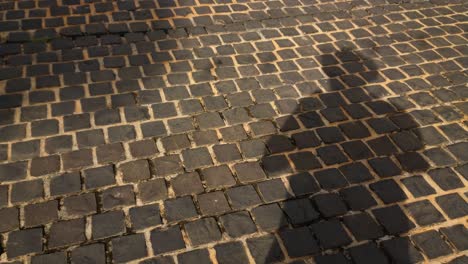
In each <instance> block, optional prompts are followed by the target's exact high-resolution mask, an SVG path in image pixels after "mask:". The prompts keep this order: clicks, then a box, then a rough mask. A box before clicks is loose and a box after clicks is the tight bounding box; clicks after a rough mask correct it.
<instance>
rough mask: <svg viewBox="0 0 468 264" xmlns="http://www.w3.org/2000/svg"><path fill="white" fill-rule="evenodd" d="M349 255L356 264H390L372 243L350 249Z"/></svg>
mask: <svg viewBox="0 0 468 264" xmlns="http://www.w3.org/2000/svg"><path fill="white" fill-rule="evenodd" d="M349 254H350V255H351V258H352V259H353V261H354V262H355V263H356V264H372V263H382V264H388V263H390V262H389V260H388V258H387V257H386V256H385V254H384V253H383V251H382V250H381V249H379V248H378V247H377V245H376V244H375V243H373V242H370V243H367V244H362V245H359V246H355V247H352V248H350V249H349Z"/></svg>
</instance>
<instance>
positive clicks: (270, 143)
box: [253, 49, 435, 263]
mask: <svg viewBox="0 0 468 264" xmlns="http://www.w3.org/2000/svg"><path fill="white" fill-rule="evenodd" d="M316 59H317V61H318V62H319V63H320V66H321V70H322V72H323V73H324V74H325V76H323V75H322V74H321V72H320V71H318V70H314V71H310V76H309V77H310V79H317V81H318V84H319V85H318V86H316V87H313V86H309V87H299V90H301V89H302V90H301V92H303V94H307V93H309V94H310V96H307V97H302V98H300V99H299V105H298V106H297V107H296V108H291V107H290V108H287V107H286V106H287V103H288V100H284V101H282V102H281V103H280V104H278V106H279V109H280V111H281V110H282V109H285V111H287V110H289V111H290V112H289V115H288V116H287V117H280V118H278V119H277V120H276V121H277V123H278V124H279V125H280V127H279V130H280V131H281V133H279V134H277V135H273V136H270V137H269V139H268V140H267V141H266V145H267V148H268V151H269V153H268V154H267V155H266V157H264V158H263V159H262V164H263V167H264V170H265V171H266V172H267V174H268V176H269V177H271V178H277V177H278V178H281V179H282V181H284V182H285V184H286V185H288V186H289V188H290V190H289V191H290V192H292V193H293V196H289V195H287V194H286V192H285V195H286V196H288V198H291V199H289V200H286V201H284V202H281V203H280V207H281V209H282V211H281V212H280V211H279V210H278V209H279V208H278V206H277V205H276V204H272V205H266V206H262V207H260V209H257V210H254V211H253V214H254V217H255V215H256V214H258V215H260V214H267V215H268V214H269V215H270V216H271V217H278V216H280V217H281V218H282V219H280V220H277V221H273V220H272V219H270V220H269V221H266V222H269V223H270V224H269V225H268V224H267V223H265V227H266V228H265V229H266V230H268V229H270V230H275V229H278V230H279V231H278V234H279V237H280V238H281V240H282V241H283V245H284V246H285V248H286V251H287V252H288V255H289V257H290V258H303V257H305V259H310V257H313V259H314V260H315V261H316V262H317V263H348V262H349V263H350V260H349V257H350V258H351V259H352V260H353V261H354V262H356V263H390V262H391V263H415V262H419V261H422V260H424V259H423V257H422V255H421V254H420V253H419V252H418V251H417V250H416V248H415V247H414V246H413V245H412V243H411V242H410V241H409V239H408V238H406V237H405V236H404V234H405V233H407V232H408V231H410V230H412V229H413V228H414V227H415V224H414V223H413V222H412V221H411V220H410V218H408V216H407V214H406V213H405V212H406V210H403V209H402V205H401V203H404V201H405V200H406V199H407V198H408V197H407V195H406V193H405V192H404V191H403V189H402V188H401V186H402V183H404V184H405V185H407V187H408V188H416V189H418V188H420V189H421V190H422V189H423V188H424V187H426V185H427V183H425V182H424V179H423V178H421V177H419V176H413V177H404V176H407V175H408V174H412V173H417V172H418V171H424V170H427V169H428V168H429V164H428V163H427V162H426V161H425V160H424V159H423V158H422V156H421V155H420V154H418V153H417V152H415V151H417V150H419V149H421V148H422V147H423V143H422V141H421V139H420V137H419V136H420V135H417V134H416V133H415V129H416V128H417V127H418V123H417V122H416V121H415V120H414V119H413V117H412V116H411V115H410V114H408V113H405V111H404V109H397V108H396V107H395V106H394V105H393V104H391V103H390V102H388V101H387V99H386V97H387V96H388V95H390V92H389V91H387V90H386V89H385V88H384V87H383V86H381V85H379V83H383V82H385V79H384V77H383V76H382V73H381V72H379V65H378V64H377V63H375V62H374V61H373V60H372V58H368V57H366V56H365V55H364V54H361V53H359V52H357V51H354V50H353V49H343V50H336V51H334V52H333V53H329V54H323V55H320V56H317V57H316ZM291 102H292V100H291ZM291 174H292V176H286V177H285V175H291ZM424 184H426V185H424ZM434 209H435V208H434ZM388 236H389V237H390V238H391V239H389V240H385V241H382V242H377V241H379V240H380V239H382V238H383V237H387V238H388ZM261 243H271V245H272V246H271V248H270V251H269V252H268V253H265V254H263V255H262V254H259V255H257V256H256V262H257V263H274V262H282V261H284V257H285V256H283V254H282V252H281V250H280V246H279V243H277V242H276V239H275V238H274V237H273V236H267V237H264V241H261ZM357 243H359V245H358V246H354V245H355V244H357ZM345 248H348V249H347V252H348V253H347V254H346V255H347V256H345V253H344V249H345ZM330 252H331V253H330ZM299 263H300V262H299ZM304 263H305V262H304Z"/></svg>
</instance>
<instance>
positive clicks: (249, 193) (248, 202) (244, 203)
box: [226, 185, 262, 210]
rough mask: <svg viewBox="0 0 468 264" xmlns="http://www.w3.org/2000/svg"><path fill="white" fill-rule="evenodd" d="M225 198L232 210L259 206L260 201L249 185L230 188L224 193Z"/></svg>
mask: <svg viewBox="0 0 468 264" xmlns="http://www.w3.org/2000/svg"><path fill="white" fill-rule="evenodd" d="M226 194H227V197H228V198H229V201H230V203H231V206H232V208H233V209H234V210H237V209H245V208H247V207H251V206H255V205H258V204H261V203H262V202H261V200H260V198H259V196H258V194H257V192H256V191H255V189H254V188H253V186H251V185H245V186H239V187H234V188H230V189H228V190H227V191H226Z"/></svg>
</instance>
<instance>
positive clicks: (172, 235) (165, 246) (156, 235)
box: [151, 226, 185, 255]
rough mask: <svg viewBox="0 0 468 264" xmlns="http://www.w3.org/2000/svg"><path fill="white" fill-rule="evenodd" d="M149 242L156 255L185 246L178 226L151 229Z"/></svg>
mask: <svg viewBox="0 0 468 264" xmlns="http://www.w3.org/2000/svg"><path fill="white" fill-rule="evenodd" d="M151 244H152V245H153V251H154V253H155V254H156V255H158V254H161V253H165V252H171V251H175V250H178V249H183V248H185V242H184V240H183V238H182V233H181V231H180V228H179V227H178V226H173V227H170V228H168V229H164V230H159V229H155V230H153V231H151Z"/></svg>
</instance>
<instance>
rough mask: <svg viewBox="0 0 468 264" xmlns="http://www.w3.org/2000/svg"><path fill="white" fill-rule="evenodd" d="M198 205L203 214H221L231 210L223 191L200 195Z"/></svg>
mask: <svg viewBox="0 0 468 264" xmlns="http://www.w3.org/2000/svg"><path fill="white" fill-rule="evenodd" d="M198 205H199V207H200V211H201V213H202V214H203V215H211V214H219V213H224V212H227V211H229V210H231V207H230V206H229V204H228V201H227V199H226V197H225V196H224V193H223V192H222V191H216V192H210V193H204V194H200V195H198Z"/></svg>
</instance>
